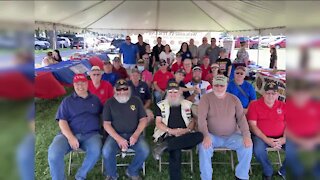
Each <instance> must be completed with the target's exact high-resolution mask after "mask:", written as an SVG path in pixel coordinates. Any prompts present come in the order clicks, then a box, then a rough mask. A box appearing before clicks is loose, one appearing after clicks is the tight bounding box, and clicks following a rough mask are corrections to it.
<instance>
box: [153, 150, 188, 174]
mask: <svg viewBox="0 0 320 180" xmlns="http://www.w3.org/2000/svg"><path fill="white" fill-rule="evenodd" d="M181 151H182V153H188V154H189V156H190V160H189V161H185V162H181V164H183V165H190V170H191V172H192V173H193V152H192V149H188V150H181ZM162 165H169V162H166V161H162V158H161V157H160V159H159V172H161V170H162Z"/></svg>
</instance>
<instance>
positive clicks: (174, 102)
mask: <svg viewBox="0 0 320 180" xmlns="http://www.w3.org/2000/svg"><path fill="white" fill-rule="evenodd" d="M166 100H168V102H169V105H170V107H177V106H180V105H181V101H182V100H183V96H182V95H181V96H180V97H178V98H177V99H175V100H171V99H170V98H169V97H168V95H167V96H166Z"/></svg>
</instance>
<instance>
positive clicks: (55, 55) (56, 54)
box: [52, 49, 62, 62]
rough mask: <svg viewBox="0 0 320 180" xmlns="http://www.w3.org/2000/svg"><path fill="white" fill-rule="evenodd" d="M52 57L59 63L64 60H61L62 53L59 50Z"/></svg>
mask: <svg viewBox="0 0 320 180" xmlns="http://www.w3.org/2000/svg"><path fill="white" fill-rule="evenodd" d="M52 57H53V59H54V60H56V61H57V62H61V61H62V58H61V55H60V51H59V50H58V49H55V50H54V51H53V52H52Z"/></svg>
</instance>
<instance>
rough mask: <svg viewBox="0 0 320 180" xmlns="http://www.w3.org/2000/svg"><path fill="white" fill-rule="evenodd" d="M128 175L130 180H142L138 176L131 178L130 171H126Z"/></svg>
mask: <svg viewBox="0 0 320 180" xmlns="http://www.w3.org/2000/svg"><path fill="white" fill-rule="evenodd" d="M126 175H127V176H128V178H129V179H130V180H142V178H141V177H140V176H139V175H138V176H131V175H130V174H129V172H128V169H127V170H126Z"/></svg>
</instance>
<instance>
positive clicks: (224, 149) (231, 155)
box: [212, 147, 234, 171]
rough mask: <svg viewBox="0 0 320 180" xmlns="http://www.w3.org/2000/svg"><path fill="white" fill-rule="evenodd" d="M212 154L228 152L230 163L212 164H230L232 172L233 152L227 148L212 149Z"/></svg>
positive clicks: (215, 162)
mask: <svg viewBox="0 0 320 180" xmlns="http://www.w3.org/2000/svg"><path fill="white" fill-rule="evenodd" d="M213 152H224V153H226V152H230V162H222V161H212V164H230V165H231V169H232V171H234V160H233V150H232V149H229V148H220V147H219V148H213Z"/></svg>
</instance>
